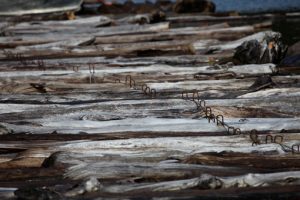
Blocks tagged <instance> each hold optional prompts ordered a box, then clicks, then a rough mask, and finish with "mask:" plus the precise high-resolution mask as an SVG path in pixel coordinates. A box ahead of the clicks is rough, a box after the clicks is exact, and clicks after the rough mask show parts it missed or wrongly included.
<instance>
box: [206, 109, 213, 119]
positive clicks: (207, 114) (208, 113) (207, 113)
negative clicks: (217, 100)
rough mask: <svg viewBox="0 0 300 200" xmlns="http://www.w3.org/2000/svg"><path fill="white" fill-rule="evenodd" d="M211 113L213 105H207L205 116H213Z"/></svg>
mask: <svg viewBox="0 0 300 200" xmlns="http://www.w3.org/2000/svg"><path fill="white" fill-rule="evenodd" d="M211 114H212V111H211V107H206V108H205V116H206V117H209V116H211Z"/></svg>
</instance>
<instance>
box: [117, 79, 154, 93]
mask: <svg viewBox="0 0 300 200" xmlns="http://www.w3.org/2000/svg"><path fill="white" fill-rule="evenodd" d="M115 83H121V80H120V79H115ZM125 84H126V85H129V87H130V88H134V89H137V86H138V85H137V83H136V81H135V80H134V79H133V78H132V76H131V75H127V76H126V77H125ZM141 90H142V91H143V93H144V94H145V95H148V96H150V97H151V98H156V97H157V92H156V90H155V89H153V88H152V89H151V88H150V87H149V86H148V85H147V84H145V83H144V84H142V85H141Z"/></svg>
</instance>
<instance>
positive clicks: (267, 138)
mask: <svg viewBox="0 0 300 200" xmlns="http://www.w3.org/2000/svg"><path fill="white" fill-rule="evenodd" d="M269 139H270V141H271V143H272V142H273V136H272V135H266V144H268V141H269Z"/></svg>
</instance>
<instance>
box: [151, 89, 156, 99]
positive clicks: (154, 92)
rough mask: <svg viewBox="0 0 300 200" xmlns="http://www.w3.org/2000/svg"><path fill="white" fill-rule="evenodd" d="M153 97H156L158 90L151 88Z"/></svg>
mask: <svg viewBox="0 0 300 200" xmlns="http://www.w3.org/2000/svg"><path fill="white" fill-rule="evenodd" d="M151 97H154V98H156V90H155V89H151Z"/></svg>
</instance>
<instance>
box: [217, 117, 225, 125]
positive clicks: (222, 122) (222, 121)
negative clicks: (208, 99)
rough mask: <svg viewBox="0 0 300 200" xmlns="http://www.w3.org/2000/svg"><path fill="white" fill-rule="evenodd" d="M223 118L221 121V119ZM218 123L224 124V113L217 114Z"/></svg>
mask: <svg viewBox="0 0 300 200" xmlns="http://www.w3.org/2000/svg"><path fill="white" fill-rule="evenodd" d="M219 118H221V121H220V120H219ZM216 120H217V125H223V124H224V116H223V115H217V116H216Z"/></svg>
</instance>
